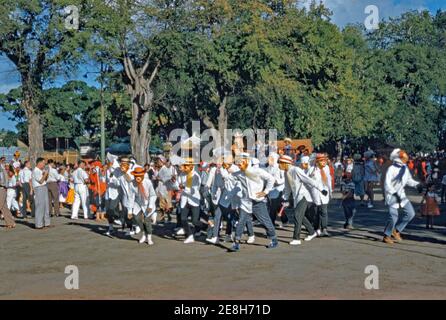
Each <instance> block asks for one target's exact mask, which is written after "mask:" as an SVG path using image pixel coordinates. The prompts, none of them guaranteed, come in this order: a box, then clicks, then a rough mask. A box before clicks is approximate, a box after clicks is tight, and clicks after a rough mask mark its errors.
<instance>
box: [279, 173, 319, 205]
mask: <svg viewBox="0 0 446 320" xmlns="http://www.w3.org/2000/svg"><path fill="white" fill-rule="evenodd" d="M320 188H321V186H320V185H319V184H318V183H317V181H315V180H313V179H311V178H310V177H309V176H308V175H307V174H306V173H305V172H304V170H303V169H302V168H299V167H294V166H293V167H290V168H289V169H288V171H287V172H285V189H284V192H283V196H282V197H283V199H284V200H285V201H287V200H288V198H289V197H290V195H292V196H293V202H294V207H297V205H298V203H299V202H300V201H301V200H302V199H304V198H305V200H307V201H308V202H312V197H311V194H310V190H312V189H316V190H319V189H320Z"/></svg>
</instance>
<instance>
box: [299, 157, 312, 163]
mask: <svg viewBox="0 0 446 320" xmlns="http://www.w3.org/2000/svg"><path fill="white" fill-rule="evenodd" d="M300 163H301V164H304V163H306V164H309V163H310V157H308V156H303V157H301V158H300Z"/></svg>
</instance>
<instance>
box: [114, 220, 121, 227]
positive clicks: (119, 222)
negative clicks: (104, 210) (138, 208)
mask: <svg viewBox="0 0 446 320" xmlns="http://www.w3.org/2000/svg"><path fill="white" fill-rule="evenodd" d="M113 223H114V224H117V225H118V226H122V222H121V220H115V221H113Z"/></svg>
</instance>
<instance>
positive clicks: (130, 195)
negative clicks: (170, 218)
mask: <svg viewBox="0 0 446 320" xmlns="http://www.w3.org/2000/svg"><path fill="white" fill-rule="evenodd" d="M131 166H134V164H132V163H131V162H130V159H129V158H127V157H122V158H120V160H119V171H120V175H119V177H118V180H119V185H120V192H121V207H122V212H121V221H122V228H123V229H125V227H126V226H127V227H128V228H129V232H128V233H127V235H130V236H132V235H135V234H138V233H139V232H140V231H141V230H140V228H139V227H138V226H136V229H135V230H133V225H136V221H135V219H134V218H133V219H128V216H129V212H131V210H132V205H133V203H134V201H135V193H134V192H133V188H132V186H131V185H132V183H133V180H134V179H135V178H134V176H133V175H132V171H133V170H131V168H130V167H131Z"/></svg>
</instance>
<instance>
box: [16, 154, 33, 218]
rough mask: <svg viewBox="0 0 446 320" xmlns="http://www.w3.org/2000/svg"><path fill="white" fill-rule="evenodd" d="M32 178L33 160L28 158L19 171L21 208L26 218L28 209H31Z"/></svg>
mask: <svg viewBox="0 0 446 320" xmlns="http://www.w3.org/2000/svg"><path fill="white" fill-rule="evenodd" d="M31 179H32V171H31V162H30V161H29V160H26V161H25V162H24V164H23V167H22V170H20V173H19V182H20V185H21V187H22V207H21V208H20V210H21V213H22V217H23V218H24V219H26V218H27V215H28V211H31V200H32V197H31V190H32V185H31Z"/></svg>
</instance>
